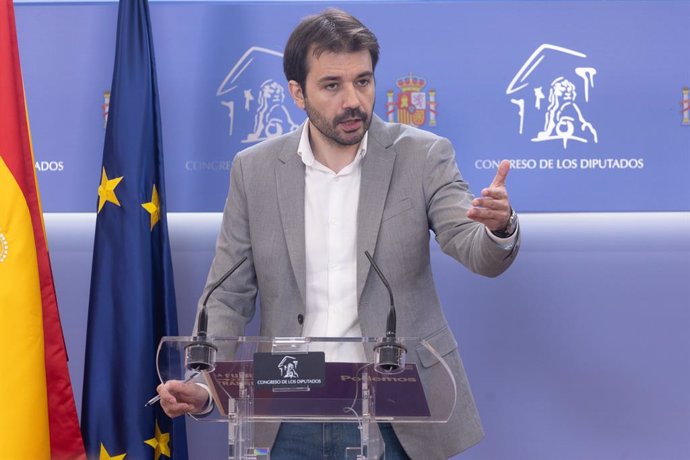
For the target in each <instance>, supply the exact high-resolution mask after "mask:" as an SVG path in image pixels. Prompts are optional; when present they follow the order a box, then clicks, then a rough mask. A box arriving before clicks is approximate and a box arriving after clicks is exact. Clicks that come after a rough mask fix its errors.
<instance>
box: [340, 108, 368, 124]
mask: <svg viewBox="0 0 690 460" xmlns="http://www.w3.org/2000/svg"><path fill="white" fill-rule="evenodd" d="M351 118H359V119H360V120H362V121H363V122H366V121H367V118H368V116H367V114H366V113H364V112H363V111H362V110H361V109H359V108H357V107H355V108H354V109H350V110H347V111H346V112H344V113H343V114H341V115H338V116H337V117H335V119H333V124H335V125H337V124H339V123H342V122H343V121H345V120H349V119H351Z"/></svg>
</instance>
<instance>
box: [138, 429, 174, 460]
mask: <svg viewBox="0 0 690 460" xmlns="http://www.w3.org/2000/svg"><path fill="white" fill-rule="evenodd" d="M144 442H145V443H146V444H148V445H149V446H151V447H153V449H154V452H155V453H154V455H153V458H154V460H158V459H159V458H160V456H161V454H163V455H165V456H166V457H168V458H170V446H168V443H169V442H170V433H161V430H160V428H158V420H156V432H155V435H154V436H153V437H152V438H151V439H148V440H146V441H144Z"/></svg>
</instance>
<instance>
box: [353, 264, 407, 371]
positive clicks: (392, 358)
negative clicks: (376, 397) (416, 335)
mask: <svg viewBox="0 0 690 460" xmlns="http://www.w3.org/2000/svg"><path fill="white" fill-rule="evenodd" d="M364 255H365V256H367V259H369V263H371V266H372V267H373V269H374V271H375V272H376V274H377V275H378V276H379V278H380V279H381V282H382V283H383V285H384V286H385V287H386V289H387V290H388V297H389V298H390V301H391V308H390V310H388V318H387V319H386V335H385V337H384V338H383V340H382V341H381V342H380V343H378V344H377V345H376V346H375V347H374V353H376V363H375V364H374V369H375V370H376V371H377V372H380V373H382V374H399V373H400V372H402V371H403V370H404V368H405V353H406V352H407V350H406V349H405V347H404V346H402V345H401V344H400V343H398V341H397V339H396V329H397V319H396V316H395V301H394V300H393V290H392V289H391V286H390V284H388V280H387V279H386V277H385V276H383V272H382V271H381V269H380V268H379V267H378V265H376V262H374V258H373V257H371V254H369V251H364Z"/></svg>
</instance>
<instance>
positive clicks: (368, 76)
mask: <svg viewBox="0 0 690 460" xmlns="http://www.w3.org/2000/svg"><path fill="white" fill-rule="evenodd" d="M307 69H308V71H307V79H306V81H305V83H304V86H305V88H301V87H300V85H299V84H298V83H297V82H296V81H290V92H291V94H292V96H293V98H294V99H295V102H296V103H297V105H298V106H299V107H300V108H302V109H304V110H306V112H307V115H308V116H309V121H310V122H311V124H312V126H314V127H315V128H316V129H315V130H312V132H310V134H311V135H312V136H317V137H318V138H319V139H320V140H323V141H325V142H327V143H328V144H330V145H332V146H335V147H343V146H351V145H357V144H359V142H360V141H361V140H362V137H363V136H364V133H365V132H366V131H367V129H369V125H370V124H371V117H372V114H373V111H374V99H375V85H374V71H373V69H372V64H371V55H370V54H369V51H367V50H363V51H355V52H348V53H331V52H328V51H326V52H324V53H322V54H321V56H319V57H318V58H316V57H315V56H314V55H313V53H309V57H308V58H307Z"/></svg>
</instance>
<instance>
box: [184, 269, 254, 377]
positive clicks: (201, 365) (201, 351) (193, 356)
mask: <svg viewBox="0 0 690 460" xmlns="http://www.w3.org/2000/svg"><path fill="white" fill-rule="evenodd" d="M246 260H247V257H246V256H245V257H243V258H242V259H241V260H240V261H239V262H237V263H236V264H235V265H233V267H232V268H231V269H230V270H228V271H227V272H226V273H225V274H224V275H223V276H221V278H220V279H219V280H218V281H217V282H216V283H214V284H213V285H212V286H211V288H210V289H209V290H208V292H207V293H206V297H204V301H203V302H202V303H201V308H200V309H199V314H198V316H197V328H196V334H195V335H194V336H193V337H192V343H190V344H189V345H187V346H186V347H185V366H186V367H187V369H189V370H190V371H193V372H196V373H200V372H213V370H214V369H215V368H216V351H218V349H217V348H216V346H215V345H213V344H212V343H211V342H209V341H207V340H206V334H207V332H208V313H207V312H206V303H207V302H208V299H209V297H211V294H213V293H214V292H215V290H216V289H218V288H219V287H220V285H221V284H223V283H224V282H225V280H226V279H228V278H229V277H230V276H231V275H232V274H233V273H235V272H236V271H237V269H238V268H240V266H241V265H242V264H243V263H244V262H245V261H246Z"/></svg>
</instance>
